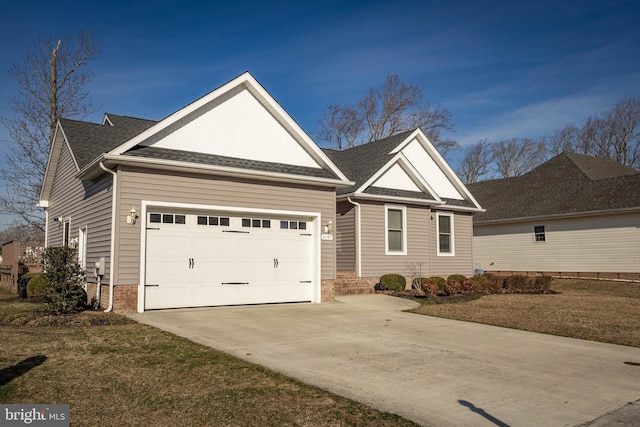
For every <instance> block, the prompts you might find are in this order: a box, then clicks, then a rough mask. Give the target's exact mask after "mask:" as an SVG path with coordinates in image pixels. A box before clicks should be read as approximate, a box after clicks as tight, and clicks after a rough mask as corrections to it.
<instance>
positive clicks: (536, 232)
mask: <svg viewBox="0 0 640 427" xmlns="http://www.w3.org/2000/svg"><path fill="white" fill-rule="evenodd" d="M533 240H534V242H546V241H547V237H546V235H545V233H544V225H536V226H535V227H533Z"/></svg>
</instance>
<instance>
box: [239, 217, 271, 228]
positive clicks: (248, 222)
mask: <svg viewBox="0 0 640 427" xmlns="http://www.w3.org/2000/svg"><path fill="white" fill-rule="evenodd" d="M242 226H243V227H252V228H271V220H270V219H260V218H242Z"/></svg>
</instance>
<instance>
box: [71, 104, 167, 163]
mask: <svg viewBox="0 0 640 427" xmlns="http://www.w3.org/2000/svg"><path fill="white" fill-rule="evenodd" d="M105 116H106V117H107V118H108V119H109V122H110V123H111V124H109V123H105V124H98V123H90V122H83V121H79V120H69V119H60V124H61V125H62V130H63V131H64V134H65V136H66V137H67V141H68V142H69V146H70V147H71V151H72V152H73V156H74V157H75V159H76V162H77V163H78V167H79V168H80V169H82V168H84V167H85V166H87V165H88V164H89V163H91V162H92V161H93V160H95V159H96V158H98V157H99V156H100V155H101V154H102V153H106V152H108V151H111V150H113V149H114V148H116V147H117V146H119V145H120V144H122V143H124V142H125V141H127V140H129V139H131V138H133V137H134V136H136V135H137V134H139V133H141V132H143V131H145V130H147V129H148V128H150V127H151V126H153V125H154V124H156V122H154V121H152V120H145V119H138V118H135V117H126V116H118V115H115V114H107V115H105Z"/></svg>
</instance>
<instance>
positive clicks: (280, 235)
mask: <svg viewBox="0 0 640 427" xmlns="http://www.w3.org/2000/svg"><path fill="white" fill-rule="evenodd" d="M146 211H147V212H146V213H145V219H146V226H145V232H146V233H145V234H146V245H145V246H146V248H145V260H144V264H145V265H144V271H145V273H144V309H145V310H149V309H162V308H178V307H202V306H219V305H237V304H264V303H282V302H302V301H308V302H312V301H313V302H317V301H319V287H318V280H317V276H318V274H317V270H318V269H317V267H318V262H319V258H318V251H317V250H316V247H317V243H318V242H317V232H316V230H315V222H314V221H315V218H314V217H313V216H310V215H309V214H303V215H301V214H297V215H291V213H289V214H283V213H281V212H275V211H274V212H269V211H259V212H237V211H230V210H224V209H219V210H208V211H203V210H200V211H194V210H184V209H176V208H175V207H173V208H163V207H155V206H149V207H148V208H147V209H146Z"/></svg>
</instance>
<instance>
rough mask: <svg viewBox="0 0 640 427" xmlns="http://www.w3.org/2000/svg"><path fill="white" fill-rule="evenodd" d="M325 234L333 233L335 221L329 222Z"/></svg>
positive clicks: (325, 227)
mask: <svg viewBox="0 0 640 427" xmlns="http://www.w3.org/2000/svg"><path fill="white" fill-rule="evenodd" d="M324 232H325V233H329V234H331V233H333V221H331V220H329V222H328V223H327V225H325V226H324Z"/></svg>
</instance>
